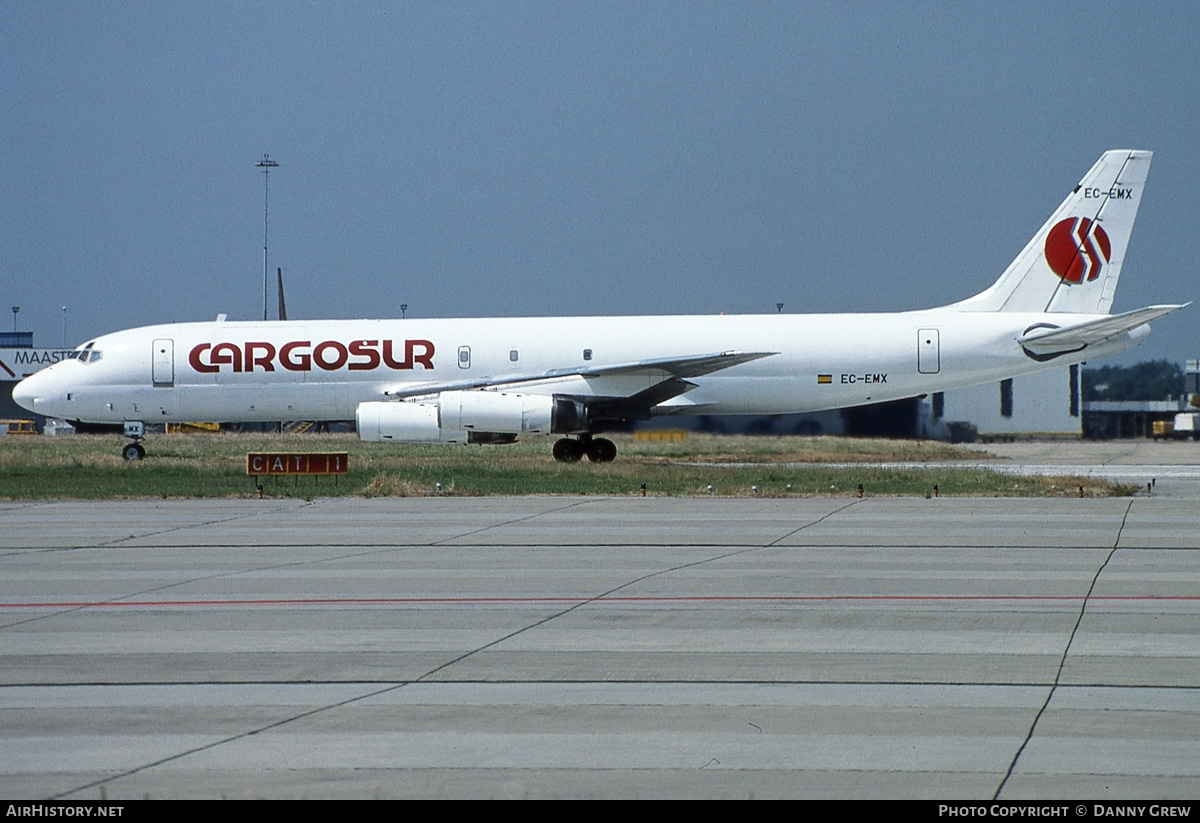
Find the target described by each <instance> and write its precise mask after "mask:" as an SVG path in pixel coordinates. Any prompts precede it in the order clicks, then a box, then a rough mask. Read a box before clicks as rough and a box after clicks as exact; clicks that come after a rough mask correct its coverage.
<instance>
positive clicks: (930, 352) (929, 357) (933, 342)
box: [917, 329, 942, 374]
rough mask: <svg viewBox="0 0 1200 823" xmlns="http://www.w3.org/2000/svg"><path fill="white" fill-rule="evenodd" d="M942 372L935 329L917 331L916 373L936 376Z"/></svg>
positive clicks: (939, 349)
mask: <svg viewBox="0 0 1200 823" xmlns="http://www.w3.org/2000/svg"><path fill="white" fill-rule="evenodd" d="M941 370H942V355H941V348H940V343H939V342H938V330H937V329H917V371H918V372H920V373H921V374H937V373H938V372H939V371H941Z"/></svg>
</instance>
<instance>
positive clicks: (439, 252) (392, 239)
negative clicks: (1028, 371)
mask: <svg viewBox="0 0 1200 823" xmlns="http://www.w3.org/2000/svg"><path fill="white" fill-rule="evenodd" d="M0 37H2V38H3V40H2V42H0V77H2V78H3V88H2V92H3V93H2V94H0V128H2V129H3V132H2V136H3V139H2V140H0V209H2V211H0V272H2V273H3V274H2V275H0V279H2V282H3V288H2V289H0V300H3V301H4V309H5V312H8V311H9V309H8V307H11V306H13V305H19V306H20V307H21V314H20V316H19V326H20V327H21V329H23V330H33V331H34V332H35V335H36V337H35V340H36V342H37V343H38V344H39V345H58V344H60V343H61V342H62V338H63V312H62V306H64V305H66V306H67V313H66V319H67V323H66V325H67V338H68V342H69V343H70V344H71V345H75V344H77V343H80V342H83V341H84V340H86V339H87V338H89V337H91V336H94V335H96V334H100V333H103V332H107V331H113V330H116V329H120V328H126V327H130V326H138V325H146V324H150V323H159V322H170V321H177V320H205V319H211V318H213V317H215V316H216V315H217V314H218V313H220V312H225V313H228V315H229V316H230V317H231V318H233V319H253V318H255V317H259V316H261V312H262V303H261V301H262V296H261V289H262V240H263V238H262V231H263V179H262V175H261V173H260V172H259V171H258V170H257V169H256V168H255V166H254V164H255V162H256V161H258V160H260V159H262V157H263V155H264V153H269V154H270V156H271V158H272V159H273V160H276V161H278V162H279V163H280V166H279V168H278V169H276V170H275V171H274V172H273V173H272V174H271V178H270V187H271V188H270V218H271V219H270V264H271V272H272V275H273V274H274V269H275V267H276V266H281V267H283V270H284V275H285V278H286V283H287V289H288V309H289V313H290V314H291V316H293V317H299V318H312V317H343V318H353V317H381V316H399V314H400V305H401V304H402V303H403V304H407V305H408V307H409V308H408V316H410V317H413V316H417V317H435V316H436V317H455V316H467V317H477V316H478V317H482V316H489V315H526V314H532V315H555V314H668V313H716V312H722V311H724V312H730V313H732V312H773V311H775V304H776V303H777V302H783V303H784V310H785V312H835V311H894V310H904V309H915V308H923V307H926V306H932V305H937V304H941V303H945V302H949V301H951V300H956V299H960V298H963V297H967V296H969V295H971V294H973V293H975V292H977V291H980V290H981V289H983V288H985V287H986V286H987V285H989V284H990V283H991V282H992V281H993V280H994V279H995V278H996V277H997V276H998V275H999V273H1000V272H1001V271H1002V270H1003V268H1004V267H1005V265H1007V263H1008V262H1009V261H1010V260H1011V259H1012V258H1013V257H1014V256H1015V255H1016V254H1017V253H1018V252H1019V251H1020V249H1021V248H1022V246H1023V245H1024V244H1025V242H1026V241H1027V240H1028V238H1029V237H1030V236H1031V235H1032V234H1033V232H1034V231H1035V230H1036V229H1037V228H1038V227H1039V226H1040V225H1041V223H1042V222H1043V221H1044V220H1045V219H1046V217H1047V216H1048V215H1049V214H1050V212H1051V210H1052V209H1053V208H1054V207H1055V206H1056V205H1057V204H1058V203H1059V202H1060V201H1061V200H1062V198H1063V197H1064V196H1065V195H1066V193H1067V192H1068V191H1069V189H1070V188H1071V187H1072V186H1073V185H1074V184H1075V183H1076V182H1078V180H1079V178H1080V177H1081V176H1082V175H1083V173H1084V172H1085V171H1086V170H1087V169H1088V168H1089V167H1090V166H1091V164H1092V163H1093V162H1094V161H1095V159H1096V158H1097V157H1098V156H1099V155H1100V153H1101V152H1102V151H1104V150H1105V149H1109V148H1143V149H1152V150H1154V151H1155V160H1154V165H1153V167H1152V169H1151V172H1150V180H1149V183H1148V186H1147V193H1146V196H1145V199H1144V200H1143V202H1142V207H1141V212H1140V216H1139V220H1138V224H1137V227H1136V228H1135V230H1134V235H1133V240H1132V246H1131V249H1130V253H1129V255H1128V257H1127V260H1126V264H1125V268H1124V276H1123V277H1122V281H1121V287H1120V289H1119V290H1118V293H1117V301H1116V305H1115V307H1114V308H1115V310H1117V311H1124V310H1129V309H1134V308H1139V307H1141V306H1144V305H1149V304H1153V303H1166V302H1184V301H1187V300H1195V299H1198V298H1200V277H1198V276H1197V266H1196V262H1195V260H1194V258H1195V241H1194V236H1195V233H1196V229H1195V226H1196V224H1197V218H1198V216H1200V214H1198V211H1200V210H1198V208H1197V203H1198V195H1200V163H1198V159H1200V158H1198V156H1197V147H1198V146H1200V113H1198V107H1197V105H1196V99H1197V92H1198V90H1200V59H1197V57H1196V54H1197V51H1196V49H1197V45H1196V44H1197V43H1200V7H1197V6H1196V5H1195V4H1186V3H1178V4H1175V3H1155V4H1132V3H1125V4H1115V3H1114V4H1110V3H1103V2H1101V3H1003V2H1000V3H862V4H853V3H770V2H762V3H704V2H681V3H674V2H648V3H623V2H604V3H538V2H530V3H483V2H472V3H415V4H404V3H391V2H386V3H376V2H366V1H365V0H355V2H346V3H334V2H314V3H250V2H228V3H226V2H217V3H211V2H189V3H112V2H38V3H34V2H10V3H4V4H0ZM271 311H272V313H273V312H274V311H275V308H274V289H273V286H272V308H271ZM1197 311H1200V308H1192V309H1188V310H1185V311H1183V312H1180V313H1178V314H1176V315H1174V316H1172V317H1169V318H1166V319H1164V320H1161V321H1159V322H1158V323H1157V324H1156V326H1155V334H1154V335H1153V336H1152V337H1151V339H1150V341H1149V342H1148V343H1147V344H1146V345H1144V346H1142V347H1141V348H1140V349H1138V350H1136V351H1135V352H1133V353H1130V354H1126V355H1123V356H1122V357H1121V358H1119V359H1117V360H1114V361H1110V362H1118V363H1119V362H1135V361H1137V360H1142V359H1149V358H1158V357H1166V358H1169V359H1172V360H1183V359H1185V358H1194V357H1200V340H1198V339H1197V335H1196V333H1195V329H1196V328H1197V324H1198V323H1200V320H1198V318H1200V315H1198V314H1197ZM6 316H7V321H6V325H4V326H3V328H7V329H11V328H12V325H11V320H12V318H11V315H10V314H8V315H6ZM0 320H3V319H2V318H0Z"/></svg>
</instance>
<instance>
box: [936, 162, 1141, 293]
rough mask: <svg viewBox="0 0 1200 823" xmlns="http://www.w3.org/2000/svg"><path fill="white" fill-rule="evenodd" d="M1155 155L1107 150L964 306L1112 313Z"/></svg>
mask: <svg viewBox="0 0 1200 823" xmlns="http://www.w3.org/2000/svg"><path fill="white" fill-rule="evenodd" d="M1152 157H1153V152H1149V151H1132V150H1127V149H1119V150H1113V151H1106V152H1105V153H1104V154H1103V155H1101V157H1100V159H1099V160H1097V161H1096V165H1094V166H1092V169H1091V171H1089V172H1088V173H1087V174H1086V175H1084V177H1083V179H1082V180H1081V181H1079V185H1077V186H1075V188H1074V189H1072V190H1071V193H1070V194H1069V195H1068V196H1067V199H1066V200H1064V201H1063V202H1062V205H1060V206H1059V207H1058V208H1057V209H1056V210H1055V212H1054V214H1052V215H1051V216H1050V219H1049V220H1047V221H1046V224H1045V225H1044V226H1042V228H1041V229H1040V230H1039V231H1038V233H1037V234H1035V235H1034V236H1033V239H1032V240H1030V241H1029V244H1028V245H1026V246H1025V249H1024V250H1023V251H1022V252H1021V253H1020V254H1019V255H1018V256H1017V258H1016V259H1015V260H1013V262H1012V263H1011V264H1009V266H1008V268H1007V269H1005V270H1004V274H1002V275H1001V276H1000V279H999V280H997V281H996V282H995V283H994V284H993V285H992V286H991V287H990V288H988V289H987V290H986V291H984V292H981V293H980V294H977V295H975V296H974V297H971V298H968V299H967V300H963V301H962V302H960V303H955V304H954V307H955V308H957V309H960V310H962V311H1011V312H1068V313H1076V314H1108V313H1109V312H1110V311H1111V309H1112V302H1113V296H1114V295H1115V293H1116V290H1117V279H1118V278H1119V277H1120V276H1121V265H1122V264H1123V263H1124V262H1125V250H1126V249H1127V248H1128V247H1129V236H1130V234H1131V232H1132V231H1133V221H1134V220H1135V219H1136V218H1137V210H1138V204H1140V203H1141V200H1142V189H1143V188H1144V187H1145V183H1146V174H1147V172H1149V170H1150V159H1151V158H1152Z"/></svg>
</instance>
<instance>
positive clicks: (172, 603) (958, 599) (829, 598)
mask: <svg viewBox="0 0 1200 823" xmlns="http://www.w3.org/2000/svg"><path fill="white" fill-rule="evenodd" d="M1085 599H1087V600H1089V601H1091V602H1104V603H1111V602H1117V603H1132V602H1146V603H1161V602H1196V601H1200V595H1106V596H1093V597H1091V598H1084V597H1083V596H1082V595H920V594H912V595H696V596H686V595H681V596H664V597H599V598H595V597H328V598H309V597H303V598H262V599H242V600H121V601H53V602H51V601H46V602H38V603H0V609H97V608H180V607H201V606H204V607H220V606H412V605H418V606H420V605H488V604H525V605H539V604H546V605H558V604H564V603H571V604H583V603H920V602H924V603H980V602H984V603H1006V602H1007V603H1078V602H1081V601H1083V600H1085Z"/></svg>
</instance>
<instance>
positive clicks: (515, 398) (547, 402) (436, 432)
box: [355, 391, 587, 443]
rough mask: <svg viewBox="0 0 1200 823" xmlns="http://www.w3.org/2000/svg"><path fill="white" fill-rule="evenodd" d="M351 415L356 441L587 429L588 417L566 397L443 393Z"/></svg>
mask: <svg viewBox="0 0 1200 823" xmlns="http://www.w3.org/2000/svg"><path fill="white" fill-rule="evenodd" d="M355 419H356V421H357V423H358V436H359V439H360V440H370V441H391V442H399V443H436V442H439V441H440V442H446V443H463V442H473V443H476V442H512V441H513V440H515V439H516V436H517V435H518V434H550V433H559V434H571V433H576V432H579V431H582V430H584V429H585V424H586V420H587V417H586V410H585V409H584V406H583V403H581V402H580V401H578V400H573V399H571V398H569V397H550V396H546V395H537V394H510V393H507V392H494V391H447V392H442V393H441V394H439V395H437V397H436V398H434V399H432V400H421V401H403V402H396V401H392V402H387V401H384V402H372V403H360V404H359V406H358V410H357V411H356V412H355ZM506 435H507V436H506Z"/></svg>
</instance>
